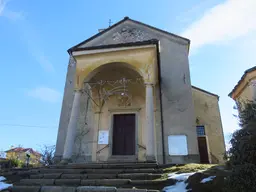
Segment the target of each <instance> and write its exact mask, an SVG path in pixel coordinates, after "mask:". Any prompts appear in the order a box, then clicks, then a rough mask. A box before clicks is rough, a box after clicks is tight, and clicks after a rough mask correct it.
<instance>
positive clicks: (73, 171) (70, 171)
mask: <svg viewBox="0 0 256 192" xmlns="http://www.w3.org/2000/svg"><path fill="white" fill-rule="evenodd" d="M162 172H163V170H162V169H155V168H140V169H134V168H126V169H124V168H123V169H122V168H119V169H117V168H116V169H111V168H104V169H71V168H69V169H67V168H66V169H62V168H58V169H57V168H55V169H53V168H42V169H37V170H31V171H27V172H26V173H23V174H46V173H48V174H49V173H56V174H57V173H66V174H89V173H95V174H96V173H98V174H102V173H108V174H110V173H112V174H119V173H162Z"/></svg>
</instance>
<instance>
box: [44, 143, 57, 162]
mask: <svg viewBox="0 0 256 192" xmlns="http://www.w3.org/2000/svg"><path fill="white" fill-rule="evenodd" d="M55 148H56V147H55V145H51V146H47V145H44V146H43V147H42V148H41V154H42V157H41V161H42V163H43V165H44V166H48V165H52V164H53V163H54V160H53V159H54V153H55Z"/></svg>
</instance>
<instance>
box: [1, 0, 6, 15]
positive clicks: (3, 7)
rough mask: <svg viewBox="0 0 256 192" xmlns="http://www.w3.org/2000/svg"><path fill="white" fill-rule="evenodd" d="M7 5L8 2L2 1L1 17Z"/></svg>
mask: <svg viewBox="0 0 256 192" xmlns="http://www.w3.org/2000/svg"><path fill="white" fill-rule="evenodd" d="M6 4H7V1H6V0H0V16H1V15H3V13H4V9H5V6H6Z"/></svg>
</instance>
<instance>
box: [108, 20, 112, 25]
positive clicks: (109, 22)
mask: <svg viewBox="0 0 256 192" xmlns="http://www.w3.org/2000/svg"><path fill="white" fill-rule="evenodd" d="M111 24H112V21H111V19H109V21H108V26H109V27H110V26H111Z"/></svg>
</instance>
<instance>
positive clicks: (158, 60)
mask: <svg viewBox="0 0 256 192" xmlns="http://www.w3.org/2000/svg"><path fill="white" fill-rule="evenodd" d="M159 43H160V41H158V43H157V45H156V51H157V53H156V55H157V66H158V82H159V95H160V114H161V131H162V149H163V164H165V163H166V161H165V146H164V120H163V107H162V94H161V91H162V81H161V80H162V78H161V66H160V63H161V62H160V52H159Z"/></svg>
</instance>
